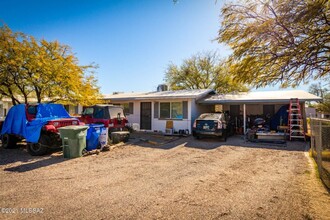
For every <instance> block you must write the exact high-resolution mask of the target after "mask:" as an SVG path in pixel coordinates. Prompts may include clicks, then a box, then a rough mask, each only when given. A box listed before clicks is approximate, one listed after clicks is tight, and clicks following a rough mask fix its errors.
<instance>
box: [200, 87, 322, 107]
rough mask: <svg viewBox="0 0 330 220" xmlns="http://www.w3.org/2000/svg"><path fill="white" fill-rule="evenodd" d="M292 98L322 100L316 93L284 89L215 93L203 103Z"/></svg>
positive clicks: (288, 99) (265, 101) (260, 101)
mask: <svg viewBox="0 0 330 220" xmlns="http://www.w3.org/2000/svg"><path fill="white" fill-rule="evenodd" d="M291 98H298V99H299V101H321V100H322V99H321V98H320V97H318V96H316V95H313V94H310V93H308V92H306V91H303V90H282V91H262V92H259V91H258V92H244V93H238V94H225V95H224V94H222V95H221V94H215V95H211V96H208V97H205V98H203V99H200V100H199V101H198V103H201V104H226V103H274V102H277V103H278V102H289V101H290V99H291Z"/></svg>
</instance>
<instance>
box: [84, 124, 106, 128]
mask: <svg viewBox="0 0 330 220" xmlns="http://www.w3.org/2000/svg"><path fill="white" fill-rule="evenodd" d="M88 126H89V127H90V128H103V127H104V124H88Z"/></svg>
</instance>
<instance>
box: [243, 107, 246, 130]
mask: <svg viewBox="0 0 330 220" xmlns="http://www.w3.org/2000/svg"><path fill="white" fill-rule="evenodd" d="M243 132H244V135H245V133H246V105H245V104H243Z"/></svg>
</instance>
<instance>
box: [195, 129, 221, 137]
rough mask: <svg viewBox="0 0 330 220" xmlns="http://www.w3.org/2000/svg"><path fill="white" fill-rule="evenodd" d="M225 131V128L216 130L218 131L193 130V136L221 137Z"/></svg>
mask: <svg viewBox="0 0 330 220" xmlns="http://www.w3.org/2000/svg"><path fill="white" fill-rule="evenodd" d="M223 134H224V131H223V130H216V131H200V130H193V136H199V135H203V136H217V137H221V136H223Z"/></svg>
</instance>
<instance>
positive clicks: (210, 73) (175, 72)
mask: <svg viewBox="0 0 330 220" xmlns="http://www.w3.org/2000/svg"><path fill="white" fill-rule="evenodd" d="M165 82H166V83H167V84H168V85H169V86H170V88H171V90H180V89H214V90H215V91H217V92H218V93H232V92H245V91H248V90H249V89H248V88H247V87H246V86H245V85H243V84H242V83H238V82H236V81H234V80H233V77H231V76H230V75H229V74H228V72H227V63H226V62H225V61H224V60H221V59H219V58H218V56H217V54H216V53H212V52H208V53H205V54H198V55H194V56H192V57H191V58H189V59H186V60H184V61H183V63H182V64H181V65H180V66H177V65H175V64H170V65H169V66H168V67H167V70H166V75H165Z"/></svg>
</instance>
